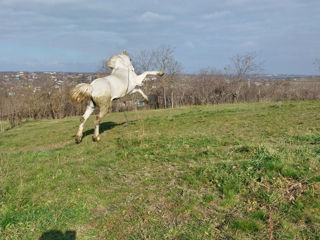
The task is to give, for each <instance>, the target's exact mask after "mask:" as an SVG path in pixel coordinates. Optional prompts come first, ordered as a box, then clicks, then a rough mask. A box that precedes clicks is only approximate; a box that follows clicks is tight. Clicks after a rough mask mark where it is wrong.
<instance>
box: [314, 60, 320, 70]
mask: <svg viewBox="0 0 320 240" xmlns="http://www.w3.org/2000/svg"><path fill="white" fill-rule="evenodd" d="M314 65H316V67H317V68H318V70H319V72H320V58H317V59H316V60H314Z"/></svg>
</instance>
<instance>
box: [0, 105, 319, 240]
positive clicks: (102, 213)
mask: <svg viewBox="0 0 320 240" xmlns="http://www.w3.org/2000/svg"><path fill="white" fill-rule="evenodd" d="M319 112H320V101H296V102H283V103H250V104H244V103H242V104H229V105H209V106H199V107H185V108H179V109H170V110H169V109H168V110H153V111H137V112H129V113H111V114H109V115H107V116H106V117H105V118H104V122H103V123H102V124H101V132H102V134H101V142H99V143H95V142H92V140H91V137H92V134H93V129H92V128H93V119H94V118H93V117H91V118H90V120H89V121H88V122H87V124H86V129H85V135H86V136H85V137H84V139H83V142H82V143H80V144H78V145H77V144H75V143H74V134H75V133H76V130H77V127H78V123H79V120H78V118H66V119H62V120H42V121H28V122H24V123H23V124H22V125H20V126H19V127H16V128H14V129H11V130H8V131H6V132H4V133H1V134H0V176H1V177H0V239H42V240H43V239H61V238H63V237H64V239H318V238H320V232H319V229H320V200H319V197H320V182H319V181H320V175H319V168H320V114H319Z"/></svg>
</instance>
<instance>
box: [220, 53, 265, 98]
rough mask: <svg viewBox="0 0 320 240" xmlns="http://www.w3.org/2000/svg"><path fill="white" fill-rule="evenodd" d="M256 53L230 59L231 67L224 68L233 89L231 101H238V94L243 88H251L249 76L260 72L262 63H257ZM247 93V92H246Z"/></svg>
mask: <svg viewBox="0 0 320 240" xmlns="http://www.w3.org/2000/svg"><path fill="white" fill-rule="evenodd" d="M257 58H258V57H257V54H256V53H254V52H253V53H246V54H243V55H240V54H237V55H235V56H233V57H232V58H231V65H229V66H227V67H226V68H225V71H226V76H228V78H229V80H232V83H231V84H232V85H234V89H233V91H232V92H231V95H232V101H233V102H234V101H238V99H239V94H240V92H241V91H242V92H243V88H246V87H247V88H248V89H250V88H251V80H250V75H253V74H258V73H259V72H261V71H262V62H257ZM246 92H248V91H246Z"/></svg>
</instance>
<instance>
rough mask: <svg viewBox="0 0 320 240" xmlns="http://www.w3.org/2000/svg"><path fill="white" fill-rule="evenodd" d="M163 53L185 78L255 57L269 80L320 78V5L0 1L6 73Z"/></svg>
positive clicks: (286, 1)
mask: <svg viewBox="0 0 320 240" xmlns="http://www.w3.org/2000/svg"><path fill="white" fill-rule="evenodd" d="M160 46H169V47H171V48H173V49H174V56H175V58H176V60H177V61H178V62H180V63H181V65H182V67H183V71H184V72H186V73H197V72H199V71H200V70H201V69H206V68H212V69H217V70H223V69H224V67H226V66H227V65H229V64H230V63H231V58H232V57H233V56H235V55H237V54H240V55H242V54H246V53H255V54H256V55H257V56H258V61H259V62H262V63H263V64H262V68H263V73H274V74H276V73H287V74H308V75H311V74H319V69H318V68H317V67H316V66H315V64H314V62H315V59H317V58H320V1H319V0H224V1H221V0H196V1H195V0H136V1H130V0H116V1H115V0H113V1H108V0H0V71H66V72H96V71H97V70H98V69H99V67H100V66H101V62H102V60H103V59H106V58H108V57H110V56H111V55H114V54H117V53H119V52H121V51H122V50H124V49H126V50H127V52H128V53H129V55H135V54H138V53H139V52H140V51H142V50H154V49H157V48H158V47H160Z"/></svg>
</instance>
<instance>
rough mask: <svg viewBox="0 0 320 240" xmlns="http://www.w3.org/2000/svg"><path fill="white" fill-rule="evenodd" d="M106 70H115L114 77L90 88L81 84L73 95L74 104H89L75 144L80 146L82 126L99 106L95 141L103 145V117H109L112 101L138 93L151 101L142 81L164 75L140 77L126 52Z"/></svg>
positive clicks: (88, 85)
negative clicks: (107, 114) (107, 115)
mask: <svg viewBox="0 0 320 240" xmlns="http://www.w3.org/2000/svg"><path fill="white" fill-rule="evenodd" d="M107 66H108V67H109V68H111V69H112V72H111V75H109V76H107V77H103V78H98V79H95V80H94V81H93V82H92V83H91V84H88V83H80V84H78V85H77V86H76V87H75V88H74V89H73V90H72V91H71V99H72V100H73V101H75V102H82V101H84V100H87V101H88V105H87V109H86V111H85V113H84V114H83V116H82V117H81V120H80V122H81V123H80V126H79V129H78V133H77V135H76V139H75V140H76V143H80V142H81V139H82V132H83V126H84V124H85V122H86V121H87V119H88V118H89V116H90V115H91V114H92V112H93V111H94V109H95V107H96V106H98V107H99V109H100V112H99V114H98V115H97V117H96V121H95V127H94V135H93V140H94V141H100V137H99V124H100V122H101V120H102V118H103V116H104V115H106V113H108V111H109V109H110V107H111V104H112V100H114V99H118V98H121V97H124V96H126V95H128V94H133V93H135V92H138V93H140V94H141V95H142V97H143V98H144V99H145V100H146V101H148V97H147V96H146V95H145V94H144V92H143V91H142V90H141V89H140V88H139V87H140V86H141V85H142V82H143V80H144V79H145V78H146V76H147V75H157V76H162V75H163V73H162V72H158V71H147V72H144V73H142V74H140V75H137V74H136V73H135V72H134V68H133V66H132V64H131V60H130V58H129V56H128V54H127V52H126V51H123V52H122V53H120V54H118V55H116V56H112V57H111V58H110V59H109V60H108V61H107Z"/></svg>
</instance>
